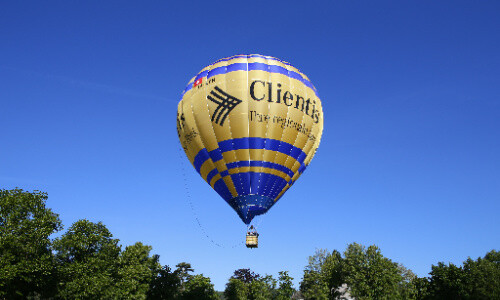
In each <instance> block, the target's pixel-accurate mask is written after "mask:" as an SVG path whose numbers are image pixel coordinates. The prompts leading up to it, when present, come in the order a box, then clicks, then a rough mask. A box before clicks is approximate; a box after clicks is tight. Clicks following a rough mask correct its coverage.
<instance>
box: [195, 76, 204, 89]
mask: <svg viewBox="0 0 500 300" xmlns="http://www.w3.org/2000/svg"><path fill="white" fill-rule="evenodd" d="M202 83H203V77H200V78H198V80H196V81H195V82H194V83H193V87H194V88H195V87H197V86H198V85H200V84H202Z"/></svg>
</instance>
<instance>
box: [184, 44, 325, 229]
mask: <svg viewBox="0 0 500 300" xmlns="http://www.w3.org/2000/svg"><path fill="white" fill-rule="evenodd" d="M322 131H323V109H322V106H321V101H320V99H319V97H318V95H317V91H316V88H315V87H314V86H313V84H312V83H311V82H310V80H309V79H308V78H307V76H306V75H304V74H303V73H302V72H300V71H299V70H298V69H296V68H295V67H293V66H292V65H290V64H289V63H287V62H284V61H281V60H279V59H277V58H274V57H270V56H263V55H257V54H252V55H235V56H231V57H228V58H223V59H220V60H218V61H216V62H215V63H213V64H211V65H209V66H207V67H205V68H204V69H202V70H201V71H200V72H199V73H198V74H197V75H196V76H195V77H193V78H192V79H191V80H190V81H189V83H188V84H187V86H186V88H185V89H184V91H183V92H182V99H181V101H180V102H179V104H178V110H177V132H178V135H179V139H180V142H181V145H182V148H183V149H184V151H185V153H186V155H187V157H188V159H189V161H190V162H191V164H192V165H193V167H194V168H195V169H196V171H197V172H198V173H199V174H200V175H201V177H202V178H203V179H204V180H205V181H206V182H207V183H208V184H209V185H210V186H211V187H212V188H213V189H214V190H215V191H216V192H217V193H218V194H219V195H220V196H221V197H222V198H223V199H224V200H225V201H226V202H227V203H228V204H229V205H230V206H231V207H232V208H233V209H234V210H235V211H236V212H237V213H238V215H239V216H240V218H241V220H242V221H243V222H244V223H245V224H250V222H251V221H252V219H253V218H254V217H255V216H257V215H261V214H264V213H266V212H267V211H268V210H269V209H270V208H271V207H272V206H273V205H274V204H275V203H276V201H278V200H279V199H280V198H281V197H282V196H283V194H284V193H285V192H286V191H287V190H288V189H289V188H290V187H291V186H292V185H293V184H294V183H295V182H296V181H297V179H298V178H299V177H300V175H301V174H302V173H303V172H304V170H305V169H306V167H307V166H308V165H309V163H310V162H311V160H312V158H313V156H314V154H315V152H316V150H317V148H318V146H319V143H320V140H321V135H322Z"/></svg>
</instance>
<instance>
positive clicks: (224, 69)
mask: <svg viewBox="0 0 500 300" xmlns="http://www.w3.org/2000/svg"><path fill="white" fill-rule="evenodd" d="M235 71H265V72H269V73H277V74H282V75H285V76H288V77H289V78H293V79H296V80H298V81H300V82H302V83H303V84H304V85H306V86H307V87H309V88H311V89H312V90H313V91H314V93H315V94H316V96H318V92H317V90H316V88H315V87H314V85H313V84H312V83H311V82H310V81H309V80H307V79H306V78H304V77H303V76H302V75H301V74H299V73H297V72H295V71H291V70H288V69H287V68H284V67H282V66H276V65H268V64H266V63H258V62H253V63H234V64H230V65H227V66H221V67H217V68H213V69H211V70H204V71H202V72H200V73H198V75H196V77H195V79H194V82H196V81H197V80H198V79H200V78H203V77H207V79H208V78H211V77H213V76H215V75H221V74H227V73H231V72H235ZM192 88H193V83H189V84H188V85H187V86H186V88H185V89H184V91H183V92H182V95H184V94H185V93H187V92H188V91H189V90H191V89H192Z"/></svg>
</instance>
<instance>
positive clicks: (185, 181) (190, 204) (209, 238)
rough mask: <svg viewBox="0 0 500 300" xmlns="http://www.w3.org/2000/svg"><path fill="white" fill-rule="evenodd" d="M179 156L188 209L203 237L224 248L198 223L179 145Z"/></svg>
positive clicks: (234, 246)
mask: <svg viewBox="0 0 500 300" xmlns="http://www.w3.org/2000/svg"><path fill="white" fill-rule="evenodd" d="M179 156H180V161H181V167H182V175H183V178H184V188H185V189H186V196H187V197H186V200H187V201H188V203H189V207H191V211H192V212H193V215H194V218H195V219H196V223H198V226H199V227H200V229H201V231H202V233H203V234H204V235H205V237H206V238H207V239H208V240H209V241H210V242H211V243H212V244H214V245H216V246H217V247H220V248H226V247H225V246H224V245H221V244H219V243H217V242H216V241H214V240H213V239H212V238H211V237H210V236H209V235H208V233H207V231H206V230H205V228H203V226H202V225H201V222H200V219H199V218H198V214H197V213H196V209H195V208H194V205H193V202H192V201H191V193H189V188H188V184H187V176H186V172H185V169H184V158H183V157H182V147H181V145H180V144H179ZM241 244H243V242H241V243H237V244H235V245H233V246H231V248H236V247H238V246H240V245H241Z"/></svg>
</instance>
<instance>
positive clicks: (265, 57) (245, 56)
mask: <svg viewBox="0 0 500 300" xmlns="http://www.w3.org/2000/svg"><path fill="white" fill-rule="evenodd" d="M254 57H257V58H263V59H267V60H274V61H278V62H280V63H282V64H285V65H289V66H290V67H293V66H292V65H291V64H290V63H287V62H286V61H282V60H281V59H278V58H276V57H272V56H264V55H260V54H249V55H245V54H240V55H234V56H230V57H226V58H221V59H219V60H218V61H216V62H214V63H213V64H214V65H215V64H216V63H219V62H221V61H229V60H233V59H236V58H254ZM294 68H295V67H294Z"/></svg>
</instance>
